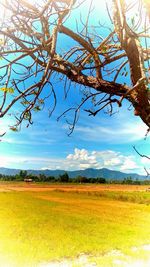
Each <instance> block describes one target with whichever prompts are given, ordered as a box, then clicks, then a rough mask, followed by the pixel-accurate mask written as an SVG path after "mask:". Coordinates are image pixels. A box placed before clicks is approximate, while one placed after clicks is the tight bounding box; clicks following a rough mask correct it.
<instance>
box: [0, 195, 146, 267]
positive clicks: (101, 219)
mask: <svg viewBox="0 0 150 267" xmlns="http://www.w3.org/2000/svg"><path fill="white" fill-rule="evenodd" d="M0 203H1V205H0V266H1V267H4V266H7V267H12V266H13V267H18V266H19V267H22V266H26V267H30V266H32V267H35V266H38V267H40V266H42V264H44V263H50V262H51V261H53V260H57V261H61V260H63V259H64V258H65V259H68V260H69V261H70V262H71V261H72V265H71V266H73V267H74V266H80V267H81V266H84V264H82V263H76V262H75V261H74V259H76V258H77V257H79V255H81V253H83V255H87V257H88V264H89V265H87V266H90V262H95V264H96V265H95V266H102V267H103V266H105V267H111V266H115V267H116V266H118V265H115V261H116V257H117V260H118V261H119V260H120V261H121V260H124V261H126V260H127V258H126V257H128V261H129V262H130V261H131V260H132V258H134V259H136V260H137V259H138V258H139V260H141V259H143V260H147V259H149V258H148V257H149V254H150V251H148V250H144V249H143V248H144V246H145V247H146V245H147V246H148V245H150V205H149V204H150V192H130V193H129V192H117V191H116V192H107V191H106V192H101V193H96V192H89V193H86V192H82V193H81V192H78V193H77V192H61V191H51V192H50V191H49V192H48V191H47V192H46V191H45V192H42V191H38V192H32V191H31V192H28V191H26V192H20V191H9V192H1V193H0ZM146 248H147V247H146ZM113 252H114V253H113ZM116 252H117V253H116ZM116 254H117V255H116ZM43 266H44V265H43ZM45 266H46V265H45ZM47 266H48V265H47ZM49 266H52V265H50V264H49ZM60 266H61V264H60ZM62 266H63V265H62ZM68 266H70V265H68ZM91 266H92V265H91ZM120 266H121V267H122V266H124V265H123V263H122V265H120ZM125 266H126V265H125ZM129 266H134V265H129ZM149 266H150V265H149ZM142 267H143V266H142ZM144 267H145V266H144Z"/></svg>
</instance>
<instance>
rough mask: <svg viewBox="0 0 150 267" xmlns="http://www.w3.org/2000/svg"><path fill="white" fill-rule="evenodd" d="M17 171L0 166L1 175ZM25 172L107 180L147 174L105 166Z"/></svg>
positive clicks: (139, 177)
mask: <svg viewBox="0 0 150 267" xmlns="http://www.w3.org/2000/svg"><path fill="white" fill-rule="evenodd" d="M19 172H20V169H9V168H3V167H0V174H3V175H16V174H18V173H19ZM27 172H28V174H35V175H39V174H45V175H46V176H54V177H58V176H59V175H62V174H64V173H65V172H67V173H68V175H69V177H70V178H75V177H77V176H84V177H87V178H97V177H101V178H105V179H107V180H122V179H124V178H127V177H131V178H132V179H133V180H135V179H138V180H144V179H147V176H144V175H139V174H137V173H124V172H120V171H114V170H109V169H106V168H102V169H92V168H88V169H85V170H76V171H65V170H49V169H45V170H27Z"/></svg>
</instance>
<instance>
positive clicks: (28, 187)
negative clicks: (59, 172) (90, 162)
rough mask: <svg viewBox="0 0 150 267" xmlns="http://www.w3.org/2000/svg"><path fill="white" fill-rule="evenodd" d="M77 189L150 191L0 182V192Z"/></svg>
mask: <svg viewBox="0 0 150 267" xmlns="http://www.w3.org/2000/svg"><path fill="white" fill-rule="evenodd" d="M56 190H58V191H59V190H60V191H67V192H68V191H70V192H73V191H78V192H99V191H150V186H148V185H82V184H81V185H70V184H68V185H61V184H36V183H28V184H27V183H24V182H19V183H17V182H14V183H11V182H8V183H7V182H0V192H6V191H33V192H36V191H37V192H44V191H56Z"/></svg>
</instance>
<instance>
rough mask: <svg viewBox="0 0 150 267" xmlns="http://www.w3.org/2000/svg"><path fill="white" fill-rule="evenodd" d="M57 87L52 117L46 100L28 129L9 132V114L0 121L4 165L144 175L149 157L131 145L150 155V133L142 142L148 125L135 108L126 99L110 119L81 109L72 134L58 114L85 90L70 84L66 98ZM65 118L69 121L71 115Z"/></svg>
mask: <svg viewBox="0 0 150 267" xmlns="http://www.w3.org/2000/svg"><path fill="white" fill-rule="evenodd" d="M95 1H97V0H95ZM98 3H100V2H98ZM101 11H102V9H101ZM84 15H85V14H84ZM55 88H57V89H56V90H57V91H58V103H57V108H56V110H55V112H54V113H53V115H52V117H51V118H49V117H48V109H49V107H50V105H51V104H50V101H47V102H46V105H45V108H44V110H43V111H41V112H37V113H36V112H35V114H34V123H33V125H31V126H30V127H29V128H26V127H25V125H22V128H21V130H20V131H19V132H15V133H14V132H12V131H10V130H9V126H10V125H12V124H13V118H12V117H11V116H9V115H6V116H5V118H3V119H0V133H3V132H5V131H7V133H6V135H5V136H4V137H3V138H1V142H0V167H9V168H19V169H31V168H32V169H65V170H76V169H85V168H103V167H105V168H109V169H113V170H120V171H123V172H138V173H141V174H142V173H144V174H145V171H144V166H145V167H147V168H149V165H150V164H149V161H148V160H146V159H145V158H141V157H139V155H137V153H136V152H135V151H134V149H133V145H135V146H136V148H137V149H138V150H139V152H141V153H142V154H147V155H149V151H150V137H147V139H146V140H144V136H145V133H146V130H147V127H146V126H145V125H144V123H143V122H142V121H141V120H140V119H139V118H138V117H135V116H134V115H133V110H131V111H129V110H128V107H129V104H128V103H126V102H125V103H124V105H123V107H122V108H121V109H119V110H118V109H117V108H116V111H117V113H116V114H114V115H113V116H111V117H110V116H108V115H107V114H105V113H104V111H102V112H101V113H99V114H98V115H97V116H96V117H89V116H88V114H87V113H86V112H84V111H82V110H81V112H80V117H79V121H78V123H77V125H76V127H75V129H74V132H73V133H72V134H71V136H68V132H69V129H68V124H67V123H66V121H65V119H64V118H62V119H61V120H59V121H58V122H57V117H58V116H59V115H61V113H62V112H63V111H65V109H67V108H68V107H70V106H71V105H72V104H73V105H75V104H76V103H78V102H79V99H80V98H81V94H80V93H77V92H78V86H76V88H73V87H72V88H71V90H70V92H69V95H68V99H67V101H64V97H63V84H62V83H57V84H56V85H55ZM16 108H17V109H18V108H19V107H16ZM67 116H68V117H67V118H68V119H71V118H72V116H73V114H71V113H70V114H68V115H67Z"/></svg>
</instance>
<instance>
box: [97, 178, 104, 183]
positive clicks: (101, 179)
mask: <svg viewBox="0 0 150 267" xmlns="http://www.w3.org/2000/svg"><path fill="white" fill-rule="evenodd" d="M97 182H98V183H100V184H106V179H105V178H97Z"/></svg>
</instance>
